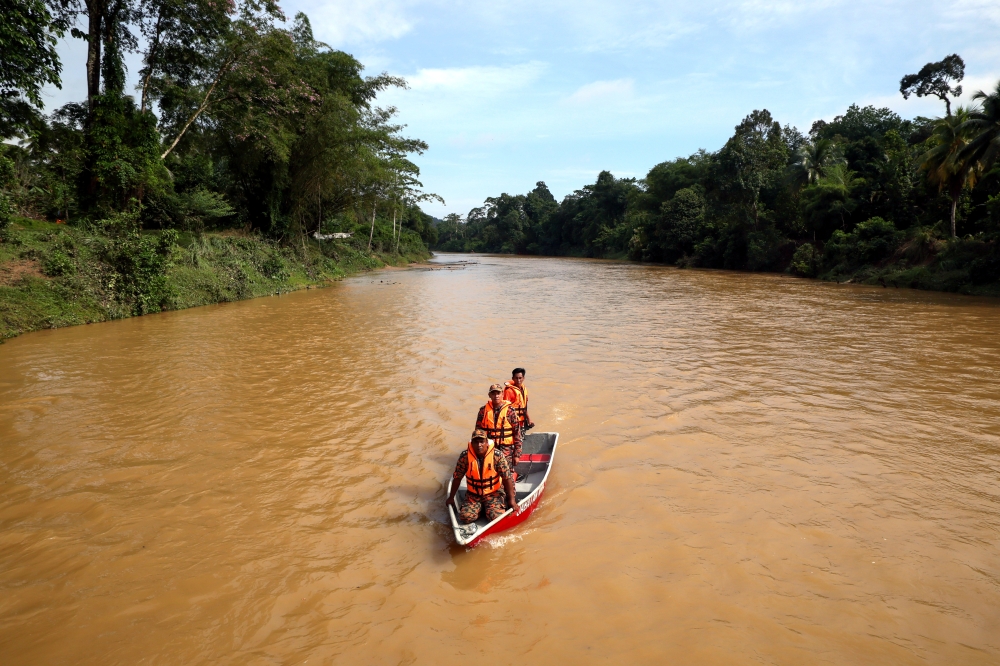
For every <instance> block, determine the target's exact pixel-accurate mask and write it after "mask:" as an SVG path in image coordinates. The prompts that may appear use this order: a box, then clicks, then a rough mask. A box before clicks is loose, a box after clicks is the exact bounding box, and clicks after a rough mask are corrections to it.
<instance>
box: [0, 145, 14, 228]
mask: <svg viewBox="0 0 1000 666" xmlns="http://www.w3.org/2000/svg"><path fill="white" fill-rule="evenodd" d="M13 182H14V162H13V161H11V159H10V158H8V157H7V156H6V155H4V154H2V153H0V232H2V231H3V230H4V229H6V228H7V227H8V226H10V223H11V220H12V219H13V218H14V206H13V205H12V204H11V201H10V197H8V196H7V193H6V192H5V190H7V189H8V188H9V187H10V185H11V184H12V183H13Z"/></svg>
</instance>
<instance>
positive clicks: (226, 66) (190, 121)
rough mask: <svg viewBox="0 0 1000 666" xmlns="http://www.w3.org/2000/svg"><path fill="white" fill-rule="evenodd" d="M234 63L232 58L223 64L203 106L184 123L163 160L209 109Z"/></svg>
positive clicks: (164, 153) (161, 156) (162, 156)
mask: <svg viewBox="0 0 1000 666" xmlns="http://www.w3.org/2000/svg"><path fill="white" fill-rule="evenodd" d="M232 63H233V59H232V58H229V59H227V60H226V62H224V63H223V65H222V67H221V68H220V69H219V73H218V74H217V75H216V76H215V80H214V81H212V86H211V87H210V88H209V89H208V92H206V93H205V97H204V99H202V101H201V106H199V107H198V109H197V110H196V111H195V112H194V113H192V114H191V117H190V118H188V121H187V122H186V123H184V127H183V128H181V131H180V133H179V134H178V135H177V138H176V139H174V142H173V143H171V144H170V147H169V148H167V149H166V150H165V151H164V152H163V154H162V155H160V159H161V160H165V159H167V155H169V154H170V152H171V151H172V150H173V149H174V148H176V147H177V144H178V142H180V140H181V137H182V136H184V133H185V132H187V131H188V128H189V127H191V125H192V124H193V123H194V121H195V120H196V119H197V118H198V116H200V115H201V112H202V111H204V110H205V109H207V108H208V105H209V100H210V98H211V97H212V93H213V92H215V86H217V85H219V81H220V80H222V76H223V75H224V74H225V73H226V72H227V71H228V70H229V66H230V65H232Z"/></svg>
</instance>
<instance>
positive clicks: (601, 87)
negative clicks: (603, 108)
mask: <svg viewBox="0 0 1000 666" xmlns="http://www.w3.org/2000/svg"><path fill="white" fill-rule="evenodd" d="M634 88H635V81H633V80H632V79H615V80H614V81H594V82H593V83H588V84H586V85H583V86H580V87H579V88H577V89H576V91H575V92H574V93H573V94H572V95H570V96H569V97H567V98H566V99H565V100H564V102H565V103H566V104H571V105H592V104H599V103H602V102H617V101H620V100H622V99H628V98H630V97H632V93H633V89H634Z"/></svg>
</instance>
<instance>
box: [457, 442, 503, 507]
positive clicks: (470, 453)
mask: <svg viewBox="0 0 1000 666" xmlns="http://www.w3.org/2000/svg"><path fill="white" fill-rule="evenodd" d="M496 451H497V448H496V446H494V445H493V444H490V448H488V449H487V450H486V455H485V456H483V468H482V469H480V468H479V456H477V455H476V451H475V449H473V448H472V442H469V448H468V449H467V450H466V452H465V456H466V459H467V461H468V463H469V464H468V465H466V468H465V483H466V486H467V488H468V489H469V492H470V493H472V494H473V495H492V494H493V493H495V492H497V491H498V490H500V483H501V478H500V473H499V472H497V465H496Z"/></svg>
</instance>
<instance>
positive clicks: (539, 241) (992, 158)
mask: <svg viewBox="0 0 1000 666" xmlns="http://www.w3.org/2000/svg"><path fill="white" fill-rule="evenodd" d="M998 86H1000V84H998ZM976 99H978V100H980V101H981V102H982V107H981V108H980V109H972V110H970V111H968V112H966V111H965V110H963V109H959V110H958V112H957V113H956V114H955V115H954V116H952V117H951V118H943V119H937V120H928V119H921V118H918V119H917V120H916V121H908V120H903V119H902V118H900V117H899V116H898V115H897V114H895V113H893V112H892V111H891V110H889V109H884V108H883V109H879V108H875V107H872V106H866V107H860V106H857V105H852V106H850V107H849V108H848V109H847V110H846V112H845V113H844V114H842V115H839V116H837V117H835V118H834V119H833V120H832V121H829V122H826V121H818V122H816V123H814V124H813V126H812V128H811V130H810V133H809V137H808V138H807V137H805V136H803V135H802V134H800V133H799V132H798V131H797V130H796V129H795V128H792V127H788V126H784V127H782V126H781V125H780V124H779V123H778V122H777V120H775V119H774V118H773V117H772V116H771V114H770V113H769V112H767V111H766V110H760V111H754V112H753V113H751V114H750V115H748V116H747V117H746V118H744V120H743V121H742V122H741V123H740V124H739V125H738V126H737V127H736V128H735V131H734V133H733V136H732V137H731V138H730V139H729V140H728V141H726V143H725V145H724V146H723V147H722V148H721V149H720V150H719V151H718V152H714V153H711V152H707V151H704V150H702V151H699V152H698V153H695V154H694V155H691V156H690V157H686V158H677V159H674V160H670V161H667V162H661V163H660V164H657V165H656V166H654V167H653V168H652V169H650V171H649V173H648V174H647V175H646V177H645V178H644V179H642V180H633V179H619V178H616V177H615V176H614V175H612V174H611V173H609V172H602V173H601V174H600V175H599V176H598V178H597V180H596V182H595V183H593V184H592V185H587V186H585V187H583V188H581V189H580V190H577V191H575V192H573V193H571V194H569V195H568V196H566V197H565V198H564V199H563V200H562V201H561V202H556V201H555V200H554V198H552V196H551V193H549V191H548V189H547V188H545V187H544V183H539V187H538V188H536V190H535V191H533V192H531V193H529V194H527V195H511V194H504V195H501V196H500V197H491V198H488V199H487V200H486V202H485V205H484V206H482V207H478V208H475V209H473V210H472V211H470V213H469V215H468V216H467V218H466V219H465V220H464V221H463V220H462V218H461V217H460V216H457V215H453V216H448V217H447V218H446V220H445V221H444V222H442V223H441V224H439V225H438V230H439V239H440V240H439V243H438V245H437V247H438V248H440V249H445V250H452V251H490V252H508V251H514V252H524V253H528V254H555V255H571V256H603V257H618V256H627V257H629V258H630V259H633V260H638V261H655V262H664V263H671V264H675V265H678V266H704V267H720V268H732V269H744V270H768V271H789V272H792V273H794V274H796V275H802V276H810V277H814V276H824V277H827V278H830V279H834V278H836V279H851V280H858V281H876V282H878V281H879V280H881V282H878V283H879V284H882V283H886V284H888V283H889V282H890V281H894V283H895V284H899V285H906V286H916V287H922V288H933V289H951V290H958V289H964V290H973V291H976V290H978V291H977V293H986V292H984V291H983V290H982V289H979V287H978V286H976V285H985V286H984V287H983V288H984V289H986V290H987V291H988V290H989V289H992V286H990V284H992V283H991V282H990V280H991V279H992V278H991V277H990V276H992V275H993V273H992V271H993V267H994V263H992V262H993V261H994V260H993V258H992V257H993V256H994V254H993V253H994V250H993V249H990V248H993V247H994V246H995V244H996V243H998V242H1000V160H997V159H996V158H997V157H1000V139H997V137H998V136H1000V121H998V120H997V118H1000V116H998V112H1000V87H998V88H997V91H995V92H991V93H990V94H988V95H987V94H986V93H978V94H977V96H976ZM945 130H947V132H946V131H945ZM948 132H950V134H948ZM946 134H947V136H946ZM955 137H959V138H960V139H961V140H960V141H956V140H954V139H955ZM932 157H934V158H935V160H936V161H935V160H931V158H932ZM938 158H940V159H938ZM921 165H924V168H923V169H921V168H920V167H921ZM942 168H943V170H942ZM952 175H955V178H954V179H952ZM939 176H940V178H939ZM955 183H960V184H961V187H958V188H957V189H956V188H953V187H952V185H954V184H955ZM939 186H940V187H939ZM956 192H957V195H956ZM541 193H544V196H540V194H541ZM531 202H536V203H531ZM951 213H953V215H954V219H956V220H957V223H958V225H959V227H958V228H959V229H961V230H963V232H964V233H966V234H968V236H967V238H966V239H964V240H962V241H961V242H958V241H952V242H945V241H944V240H943V237H944V236H946V235H947V232H946V230H947V229H948V219H949V215H950V214H951ZM960 248H964V249H961V251H960ZM970 248H972V249H970ZM973 267H975V270H974V271H973ZM973 274H974V275H973ZM990 293H992V292H990Z"/></svg>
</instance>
